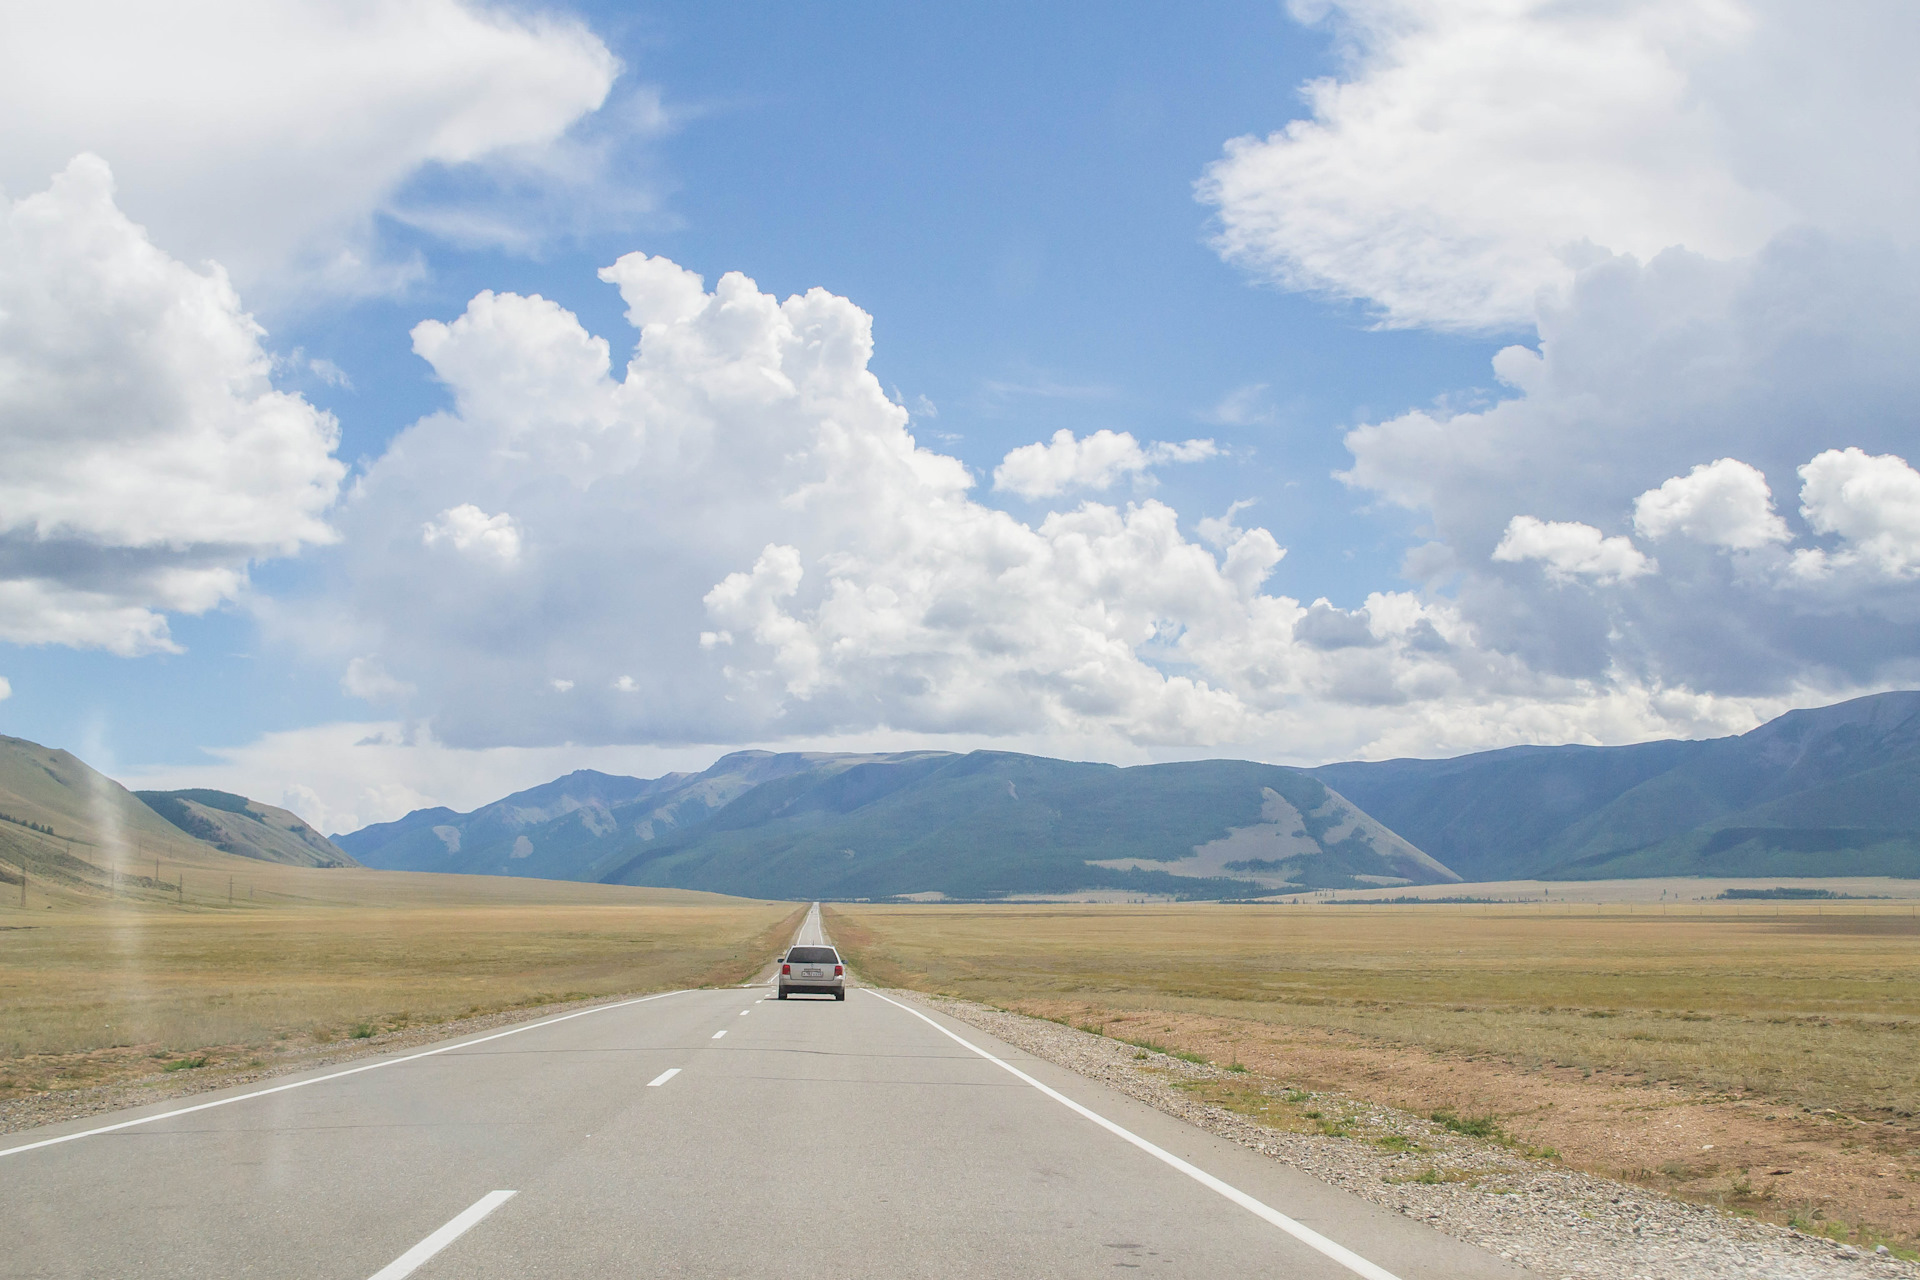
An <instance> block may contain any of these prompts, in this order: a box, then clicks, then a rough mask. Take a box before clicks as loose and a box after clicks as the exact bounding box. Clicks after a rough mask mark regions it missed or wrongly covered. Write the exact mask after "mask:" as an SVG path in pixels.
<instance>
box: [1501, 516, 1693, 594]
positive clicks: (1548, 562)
mask: <svg viewBox="0 0 1920 1280" xmlns="http://www.w3.org/2000/svg"><path fill="white" fill-rule="evenodd" d="M1493 558H1494V559H1495V560H1503V561H1506V562H1507V563H1509V564H1516V563H1519V562H1521V561H1524V560H1534V561H1538V562H1539V563H1540V564H1541V565H1542V566H1543V567H1544V568H1545V569H1546V571H1547V576H1548V577H1549V578H1551V579H1552V580H1553V581H1555V582H1559V583H1569V582H1575V581H1578V580H1579V579H1581V578H1585V579H1587V580H1588V581H1590V582H1593V583H1596V584H1598V585H1600V586H1611V585H1613V584H1615V583H1620V582H1631V581H1632V580H1633V579H1635V578H1638V577H1640V576H1641V575H1642V574H1648V573H1652V572H1654V571H1655V570H1657V569H1658V568H1659V566H1658V565H1656V564H1655V563H1654V562H1653V561H1651V560H1649V559H1647V557H1646V556H1644V555H1642V554H1641V553H1640V550H1639V549H1638V548H1637V547H1635V546H1634V545H1633V541H1632V539H1630V538H1625V537H1617V536H1616V537H1612V538H1609V537H1607V536H1605V535H1604V534H1602V533H1601V532H1600V530H1598V529H1596V528H1594V527H1593V526H1592V525H1590V524H1581V523H1579V522H1578V521H1574V520H1568V521H1559V520H1539V519H1536V518H1534V517H1533V516H1515V517H1514V518H1513V519H1512V520H1510V521H1508V522H1507V531H1506V533H1505V534H1504V535H1502V537H1501V539H1500V542H1499V545H1498V546H1496V547H1494V549H1493Z"/></svg>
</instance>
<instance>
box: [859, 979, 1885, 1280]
mask: <svg viewBox="0 0 1920 1280" xmlns="http://www.w3.org/2000/svg"><path fill="white" fill-rule="evenodd" d="M889 994H890V995H895V996H898V997H900V998H902V999H906V1000H910V1001H913V1002H915V1003H918V1004H921V1005H922V1006H923V1007H927V1008H932V1009H936V1010H938V1011H939V1012H941V1013H944V1014H946V1015H947V1016H949V1017H951V1018H954V1019H955V1020H957V1021H960V1022H964V1023H966V1024H968V1025H969V1026H974V1027H978V1028H979V1029H980V1030H982V1031H985V1032H988V1033H989V1034H991V1035H994V1036H996V1037H998V1038H999V1039H1001V1040H1003V1041H1005V1042H1006V1043H1008V1044H1011V1045H1015V1046H1017V1047H1018V1048H1020V1049H1023V1050H1025V1051H1026V1052H1028V1053H1031V1054H1033V1055H1034V1056H1035V1057H1037V1058H1042V1059H1045V1060H1046V1061H1048V1062H1052V1063H1055V1064H1056V1065H1059V1066H1062V1067H1066V1068H1067V1069H1069V1070H1072V1071H1075V1072H1078V1073H1079V1074H1081V1075H1084V1076H1087V1077H1089V1078H1090V1079H1094V1080H1099V1081H1100V1082H1102V1083H1103V1084H1106V1085H1108V1086H1110V1087H1113V1088H1116V1089H1119V1090H1121V1091H1122V1092H1124V1093H1126V1094H1128V1095H1129V1096H1131V1097H1134V1098H1137V1099H1139V1100H1140V1101H1142V1102H1145V1103H1147V1104H1148V1105H1150V1106H1153V1107H1155V1108H1157V1109H1159V1110H1161V1111H1163V1112H1166V1113H1167V1114H1169V1115H1172V1116H1176V1117H1178V1118H1180V1119H1182V1120H1186V1121H1188V1122H1189V1123H1191V1124H1195V1125H1198V1126H1200V1127H1201V1128H1203V1129H1206V1130H1207V1131H1209V1132H1211V1133H1214V1134H1218V1135H1219V1136H1221V1137H1224V1138H1228V1139H1230V1140H1232V1141H1234V1142H1238V1143H1240V1144H1241V1145H1242V1146H1246V1147H1250V1148H1252V1149H1254V1150H1256V1151H1259V1152H1261V1153H1263V1154H1265V1155H1268V1156H1271V1157H1272V1158H1274V1159H1277V1160H1282V1161H1285V1162H1286V1163H1287V1164H1289V1165H1292V1166H1294V1167H1295V1168H1298V1169H1300V1170H1302V1171H1304V1172H1307V1173H1310V1174H1312V1175H1314V1176H1315V1177H1318V1178H1321V1179H1322V1180H1324V1181H1326V1182H1329V1183H1332V1184H1333V1185H1334V1186H1337V1187H1340V1188H1341V1189H1343V1190H1345V1191H1349V1192H1352V1193H1353V1194H1355V1195H1358V1196H1361V1197H1362V1198H1364V1199H1366V1200H1369V1201H1371V1202H1373V1203H1375V1204H1378V1205H1382V1206H1384V1207H1386V1208H1389V1209H1393V1210H1395V1211H1397V1212H1399V1213H1402V1214H1405V1215H1406V1216H1408V1217H1410V1218H1416V1219H1419V1220H1422V1221H1425V1222H1427V1223H1429V1224H1431V1225H1432V1226H1433V1227H1435V1228H1436V1229H1438V1230H1440V1231H1444V1232H1446V1233H1447V1234H1448V1235H1450V1236H1454V1237H1455V1238H1457V1239H1460V1240H1465V1241H1467V1242H1469V1243H1472V1244H1475V1245H1478V1246H1480V1247H1481V1248H1484V1249H1487V1250H1489V1251H1491V1252H1493V1253H1495V1254H1497V1255H1499V1256H1500V1257H1502V1258H1505V1259H1508V1260H1510V1261H1513V1262H1517V1263H1519V1264H1520V1265H1522V1266H1525V1267H1526V1268H1528V1269H1529V1270H1531V1271H1533V1272H1535V1273H1537V1274H1540V1275H1543V1276H1560V1277H1569V1278H1572V1280H1668V1278H1672V1280H1681V1278H1684V1280H1722V1278H1725V1280H1735V1278H1738V1280H1750V1278H1751V1277H1768V1278H1769V1280H1771V1278H1774V1277H1779V1278H1780V1280H1800V1278H1801V1277H1847V1276H1858V1277H1862V1280H1865V1278H1866V1277H1886V1278H1887V1280H1893V1278H1895V1277H1899V1278H1900V1280H1914V1278H1915V1277H1920V1266H1916V1265H1914V1264H1912V1263H1908V1262H1904V1261H1902V1260H1900V1259H1898V1258H1895V1257H1891V1256H1887V1255H1875V1254H1871V1253H1866V1252H1864V1251H1862V1250H1859V1249H1856V1248H1854V1247H1853V1246H1851V1245H1841V1244H1836V1243H1834V1242H1832V1241H1828V1240H1824V1239H1821V1238H1819V1237H1816V1236H1811V1235H1806V1234H1803V1233H1800V1232H1796V1231H1792V1230H1789V1229H1787V1228H1783V1227H1777V1226H1773V1225H1771V1224H1769V1223H1765V1222H1761V1221H1758V1220H1756V1219H1753V1218H1747V1217H1741V1216H1738V1215H1736V1214H1731V1213H1727V1212H1724V1211H1722V1210H1718V1209H1715V1208H1712V1207H1709V1206H1705V1205H1697V1204H1688V1203H1686V1202H1684V1201H1680V1200H1675V1199H1671V1198H1668V1197H1665V1196H1661V1195H1658V1194H1655V1193H1653V1192H1649V1191H1648V1190H1646V1189H1645V1188H1643V1187H1638V1186H1634V1185H1632V1184H1629V1183H1623V1182H1616V1181H1613V1180H1611V1179H1607V1178H1602V1177H1598V1176H1595V1175H1592V1174H1587V1173H1580V1172H1576V1171H1574V1170H1570V1169H1566V1168H1563V1167H1560V1166H1558V1165H1557V1164H1555V1163H1554V1162H1553V1161H1552V1160H1551V1159H1550V1158H1542V1157H1541V1155H1540V1154H1539V1153H1533V1154H1529V1153H1528V1152H1526V1151H1524V1150H1518V1149H1515V1148H1514V1147H1512V1146H1509V1145H1504V1144H1502V1143H1499V1142H1495V1141H1489V1140H1487V1139H1485V1138H1481V1137H1476V1136H1474V1135H1473V1134H1471V1133H1465V1132H1458V1131H1456V1130H1454V1129H1450V1128H1448V1127H1446V1126H1444V1125H1442V1124H1439V1123H1435V1122H1434V1121H1432V1120H1428V1119H1426V1118H1423V1117H1420V1116H1416V1115H1413V1114H1411V1113H1408V1112H1405V1111H1399V1110H1396V1109H1394V1108H1391V1107H1385V1106H1381V1105H1379V1104H1376V1103H1370V1102H1366V1101H1364V1100H1361V1099H1358V1098H1355V1097H1351V1096H1349V1095H1346V1094H1344V1093H1340V1092H1336V1091H1328V1090H1311V1091H1309V1090H1303V1089H1298V1088H1292V1087H1290V1086H1288V1085H1287V1084H1286V1082H1284V1081H1274V1080H1271V1079H1267V1078H1264V1077H1260V1076H1257V1075H1253V1074H1251V1073H1247V1072H1235V1071H1231V1070H1229V1069H1227V1068H1223V1067H1219V1066H1215V1065H1212V1064H1210V1063H1204V1062H1192V1061H1188V1060H1185V1059H1183V1058H1180V1057H1177V1056H1174V1055H1172V1054H1169V1053H1165V1052H1161V1051H1157V1050H1155V1049H1152V1048H1148V1047H1142V1046H1136V1045H1134V1044H1129V1043H1127V1042H1125V1041H1120V1040H1115V1039H1112V1038H1109V1037H1107V1036H1103V1035H1096V1034H1093V1033H1091V1032H1087V1031H1082V1030H1079V1029H1077V1028H1074V1027H1069V1026H1063V1025H1061V1024H1059V1023H1055V1022H1049V1021H1046V1020H1044V1019H1040V1018H1032V1017H1027V1016H1025V1015H1023V1014H1017V1013H1009V1012H1006V1011H1004V1010H1000V1009H995V1008H991V1007H989V1006H987V1005H982V1004H976V1003H973V1002H971V1001H966V1000H956V999H952V998H949V997H944V996H930V995H923V994H921V993H918V992H912V991H891V992H889ZM1463 1127H1466V1128H1471V1127H1472V1126H1471V1124H1467V1125H1465V1126H1463Z"/></svg>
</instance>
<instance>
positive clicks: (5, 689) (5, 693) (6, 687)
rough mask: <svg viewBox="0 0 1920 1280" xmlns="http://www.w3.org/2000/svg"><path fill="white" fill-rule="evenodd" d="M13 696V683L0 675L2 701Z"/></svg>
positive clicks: (0, 699)
mask: <svg viewBox="0 0 1920 1280" xmlns="http://www.w3.org/2000/svg"><path fill="white" fill-rule="evenodd" d="M12 696H13V685H12V684H10V683H8V681H7V678H6V677H5V676H0V702H5V701H6V700H7V699H8V698H11V697H12Z"/></svg>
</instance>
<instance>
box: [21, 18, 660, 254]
mask: <svg viewBox="0 0 1920 1280" xmlns="http://www.w3.org/2000/svg"><path fill="white" fill-rule="evenodd" d="M618 71H619V65H618V63H617V61H616V60H615V59H614V57H613V55H612V54H611V53H609V52H608V50H607V48H606V47H605V45H603V44H602V43H601V42H600V40H599V39H598V38H597V37H595V36H594V35H593V34H592V33H591V32H590V31H588V30H587V29H586V28H585V27H584V26H583V25H581V24H580V22H579V21H578V20H576V19H571V18H566V17H562V16H558V15H554V14H546V13H539V12H531V11H520V12H516V11H515V10H513V9H510V8H508V7H506V6H495V5H486V6H482V5H478V4H469V3H462V2H461V0H392V2H390V3H383V4H353V5H338V4H317V3H290V2H288V0H211V2H208V3H198V4H192V5H153V4H143V3H138V2H136V0H70V2H68V3H62V4H51V5H16V6H10V7H9V8H8V10H7V12H6V16H5V18H4V19H3V20H0V118H4V119H6V120H7V121H8V128H7V129H6V131H5V134H4V136H3V137H0V184H5V185H6V186H8V187H11V188H13V189H15V190H22V189H31V188H32V187H34V186H37V185H38V184H39V183H40V182H41V181H43V180H44V179H45V176H46V175H47V174H48V173H51V172H53V171H54V170H56V169H58V168H59V167H61V166H62V165H64V164H65V163H66V162H67V160H68V159H69V158H70V157H71V156H73V155H75V154H76V153H78V152H82V151H88V152H94V153H97V154H99V155H101V156H103V157H105V158H106V159H107V161H108V162H109V163H111V164H112V165H113V167H114V169H115V171H116V172H117V173H119V175H120V177H121V181H122V183H123V185H124V190H125V199H126V204H127V207H128V208H129V209H130V210H131V211H132V212H133V213H134V216H136V217H137V218H139V219H140V220H141V222H142V223H143V224H145V225H147V226H150V227H152V228H153V229H154V231H155V233H156V234H157V236H158V237H159V239H160V240H161V241H162V242H163V243H165V244H168V245H170V246H173V247H174V249H175V250H176V252H180V253H182V254H183V255H185V256H186V257H188V258H189V259H190V260H193V261H199V260H201V259H203V258H208V257H211V258H217V259H218V260H219V261H221V262H223V263H225V264H226V265H227V266H228V267H229V268H231V269H232V270H234V272H235V273H236V275H237V276H238V277H239V278H240V279H241V280H243V281H244V282H246V283H247V285H248V287H249V289H250V290H252V291H254V292H258V291H260V290H261V289H262V288H264V287H266V286H268V285H272V286H274V287H275V288H276V289H279V288H282V287H284V285H285V283H286V279H287V277H286V275H285V271H286V268H288V267H289V266H293V267H297V268H299V276H300V278H301V279H303V280H304V281H305V282H306V283H308V284H310V285H312V284H318V285H323V286H327V285H330V286H332V287H338V288H344V289H348V290H366V289H382V288H387V287H391V286H392V285H394V284H395V283H398V282H400V281H403V280H405V279H406V278H407V277H408V275H409V274H410V273H411V272H412V271H416V270H417V268H415V267H410V266H409V264H407V263H405V262H400V263H380V262H378V261H377V260H376V259H375V256H374V250H373V248H372V247H371V244H372V240H371V226H372V218H373V216H374V215H375V214H376V213H379V212H382V211H386V212H394V213H400V214H406V215H409V216H411V217H412V218H413V219H414V220H415V221H416V222H420V223H426V222H430V221H431V215H432V213H433V212H435V208H434V206H433V205H432V204H431V202H430V201H426V200H425V199H424V197H422V196H420V195H418V194H413V195H409V197H408V198H407V199H405V200H401V199H399V198H398V197H399V196H401V195H402V194H403V192H402V187H403V184H405V183H406V182H407V181H408V179H409V178H412V177H415V176H417V175H419V174H421V173H422V172H423V170H426V169H437V170H439V171H440V172H441V173H442V174H443V175H446V176H449V177H457V176H459V175H462V174H468V173H470V172H472V171H481V172H485V173H488V174H491V175H495V176H494V177H493V178H492V179H490V185H492V186H494V187H498V186H500V185H501V184H503V183H504V184H506V185H509V186H511V185H513V184H515V183H516V182H518V183H524V182H525V181H527V179H526V178H525V177H524V176H523V175H525V174H527V172H528V171H529V170H530V169H533V168H537V167H539V166H542V165H544V166H546V167H547V168H549V169H551V168H552V167H553V166H556V165H561V166H566V165H571V166H573V167H575V168H579V167H580V166H582V165H587V164H590V162H591V161H592V156H591V155H590V154H587V155H581V154H573V153H572V152H569V151H568V149H567V146H566V145H559V146H556V144H563V140H564V139H565V138H566V135H567V131H568V130H569V128H570V126H573V125H574V124H575V123H576V122H578V121H580V120H581V119H582V118H583V117H585V116H587V115H588V114H589V113H591V112H593V111H595V110H596V109H597V108H599V107H600V106H601V104H602V103H603V102H604V101H606V99H607V96H608V93H609V90H610V89H611V87H612V85H613V82H614V78H615V76H616V75H617V73H618ZM647 124H648V122H647V121H646V119H644V113H642V118H636V119H635V120H633V121H632V122H631V127H632V128H636V129H644V128H646V127H647ZM582 149H585V150H587V151H589V152H590V150H591V141H590V140H582V141H580V142H579V143H577V144H574V146H573V151H574V152H579V151H581V150H582ZM560 176H561V177H565V175H560ZM548 185H551V183H549V184H548ZM487 203H489V204H497V203H498V201H490V202H487ZM466 208H467V209H468V210H469V214H470V216H471V213H472V211H473V210H474V208H475V202H471V201H470V202H466ZM443 212H450V210H443ZM495 216H496V218H497V216H498V215H497V214H496V215H495Z"/></svg>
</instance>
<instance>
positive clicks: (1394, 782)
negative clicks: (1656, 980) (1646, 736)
mask: <svg viewBox="0 0 1920 1280" xmlns="http://www.w3.org/2000/svg"><path fill="white" fill-rule="evenodd" d="M1313 773H1314V776H1315V777H1318V778H1321V779H1323V780H1324V781H1326V782H1327V784H1328V785H1330V786H1334V787H1337V788H1339V790H1340V791H1341V793H1342V794H1344V795H1347V796H1349V797H1351V798H1352V799H1353V800H1354V801H1355V803H1357V804H1360V805H1362V806H1364V807H1365V808H1366V809H1367V811H1368V812H1370V813H1372V814H1374V815H1375V816H1376V817H1378V818H1379V819H1380V820H1381V821H1382V822H1384V823H1386V824H1387V825H1388V826H1390V827H1392V828H1393V829H1394V830H1395V831H1397V832H1399V833H1400V834H1401V835H1403V836H1405V837H1406V838H1407V839H1408V840H1410V841H1412V842H1413V843H1415V844H1417V845H1419V846H1420V847H1421V848H1422V849H1425V850H1426V851H1427V852H1429V853H1431V854H1433V855H1434V856H1435V857H1436V858H1438V859H1440V860H1441V861H1442V862H1445V863H1446V864H1447V865H1448V866H1450V867H1452V868H1453V869H1454V870H1456V871H1458V872H1459V873H1460V874H1461V875H1463V876H1465V877H1466V878H1467V879H1469V880H1508V879H1522V878H1541V879H1562V880H1589V879H1615V878H1633V877H1643V876H1702V875H1714V876H1841V875H1849V876H1865V875H1881V876H1908V877H1920V693H1913V692H1902V693H1882V694H1875V695H1873V696H1870V697H1865V698H1856V699H1854V700H1852V701H1850V702H1842V703H1838V704H1836V705H1834V706H1830V707H1819V708H1814V709H1810V710H1805V711H1789V712H1788V713H1787V714H1785V715H1783V716H1780V717H1779V718H1778V719H1775V720H1771V721H1768V722H1767V723H1766V724H1764V725H1761V726H1760V727H1759V728H1758V729H1755V730H1753V731H1752V732H1751V733H1745V734H1742V735H1740V736H1738V737H1732V738H1713V739H1708V740H1705V741H1699V742H1646V743H1640V744H1637V745H1634V746H1625V747H1581V746H1568V747H1509V748H1507V749H1505V750H1503V751H1486V752H1481V753H1478V754H1476V755H1469V756H1460V757H1458V758H1455V759H1452V760H1385V761H1379V762H1372V763H1359V762H1355V763H1348V764H1334V765H1327V766H1324V767H1322V768H1319V769H1315V770H1314V771H1313Z"/></svg>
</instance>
